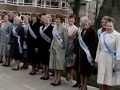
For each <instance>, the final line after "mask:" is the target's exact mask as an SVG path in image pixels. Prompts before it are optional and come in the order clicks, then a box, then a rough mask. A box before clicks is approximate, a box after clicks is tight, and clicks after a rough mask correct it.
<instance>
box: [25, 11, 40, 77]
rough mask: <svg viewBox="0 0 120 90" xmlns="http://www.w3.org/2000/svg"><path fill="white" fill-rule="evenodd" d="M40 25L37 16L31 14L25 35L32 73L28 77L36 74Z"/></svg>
mask: <svg viewBox="0 0 120 90" xmlns="http://www.w3.org/2000/svg"><path fill="white" fill-rule="evenodd" d="M39 28H40V23H39V22H38V21H37V15H36V14H35V13H33V14H32V15H31V22H30V27H29V30H28V34H27V49H28V55H27V56H28V62H29V63H30V64H31V65H32V71H31V72H30V73H29V74H30V75H35V74H36V67H37V63H38V59H37V58H36V57H37V54H38V42H37V39H38V34H39Z"/></svg>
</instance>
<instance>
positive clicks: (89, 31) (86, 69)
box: [78, 20, 97, 90]
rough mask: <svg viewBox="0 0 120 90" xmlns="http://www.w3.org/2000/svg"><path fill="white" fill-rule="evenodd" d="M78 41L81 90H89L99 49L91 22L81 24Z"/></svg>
mask: <svg viewBox="0 0 120 90" xmlns="http://www.w3.org/2000/svg"><path fill="white" fill-rule="evenodd" d="M78 39H79V46H80V47H79V49H80V50H79V61H80V65H79V66H80V67H79V69H80V79H81V89H80V90H87V82H88V80H89V77H90V75H91V73H92V69H93V65H94V59H95V56H96V49H97V35H96V32H95V30H94V29H93V28H92V25H91V22H90V21H89V20H85V21H82V22H81V27H80V28H79V30H78Z"/></svg>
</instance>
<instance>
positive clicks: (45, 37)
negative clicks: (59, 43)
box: [38, 15, 53, 80]
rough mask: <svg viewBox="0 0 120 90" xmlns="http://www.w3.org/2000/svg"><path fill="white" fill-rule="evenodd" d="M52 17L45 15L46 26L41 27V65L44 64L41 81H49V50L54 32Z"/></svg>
mask: <svg viewBox="0 0 120 90" xmlns="http://www.w3.org/2000/svg"><path fill="white" fill-rule="evenodd" d="M51 21H52V17H51V16H50V15H45V18H44V25H43V26H41V27H40V30H39V35H40V36H39V41H38V42H39V48H38V53H39V59H40V62H41V64H43V69H44V76H43V77H41V78H40V79H43V80H47V79H49V70H48V69H49V68H48V66H49V55H50V53H49V49H50V45H51V41H52V38H53V37H52V30H53V26H52V25H51Z"/></svg>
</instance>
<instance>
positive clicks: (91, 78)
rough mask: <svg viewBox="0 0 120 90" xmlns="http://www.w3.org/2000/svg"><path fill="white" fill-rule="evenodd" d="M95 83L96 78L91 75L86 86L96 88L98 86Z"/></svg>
mask: <svg viewBox="0 0 120 90" xmlns="http://www.w3.org/2000/svg"><path fill="white" fill-rule="evenodd" d="M96 81H97V76H96V75H92V76H91V77H90V80H89V82H88V84H89V85H90V86H94V87H98V84H97V82H96ZM114 90H120V86H119V87H115V89H114Z"/></svg>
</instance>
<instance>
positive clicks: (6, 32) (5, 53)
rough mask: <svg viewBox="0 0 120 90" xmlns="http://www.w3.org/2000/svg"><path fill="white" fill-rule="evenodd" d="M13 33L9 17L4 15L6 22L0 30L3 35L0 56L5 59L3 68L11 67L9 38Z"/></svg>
mask: <svg viewBox="0 0 120 90" xmlns="http://www.w3.org/2000/svg"><path fill="white" fill-rule="evenodd" d="M11 31H12V24H11V23H10V22H9V16H8V15H4V20H3V23H2V25H1V28H0V33H1V37H0V38H1V43H0V44H1V45H0V55H1V56H2V57H4V59H5V60H4V61H5V62H4V64H3V65H2V66H9V65H10V60H9V45H8V42H9V36H10V33H11Z"/></svg>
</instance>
